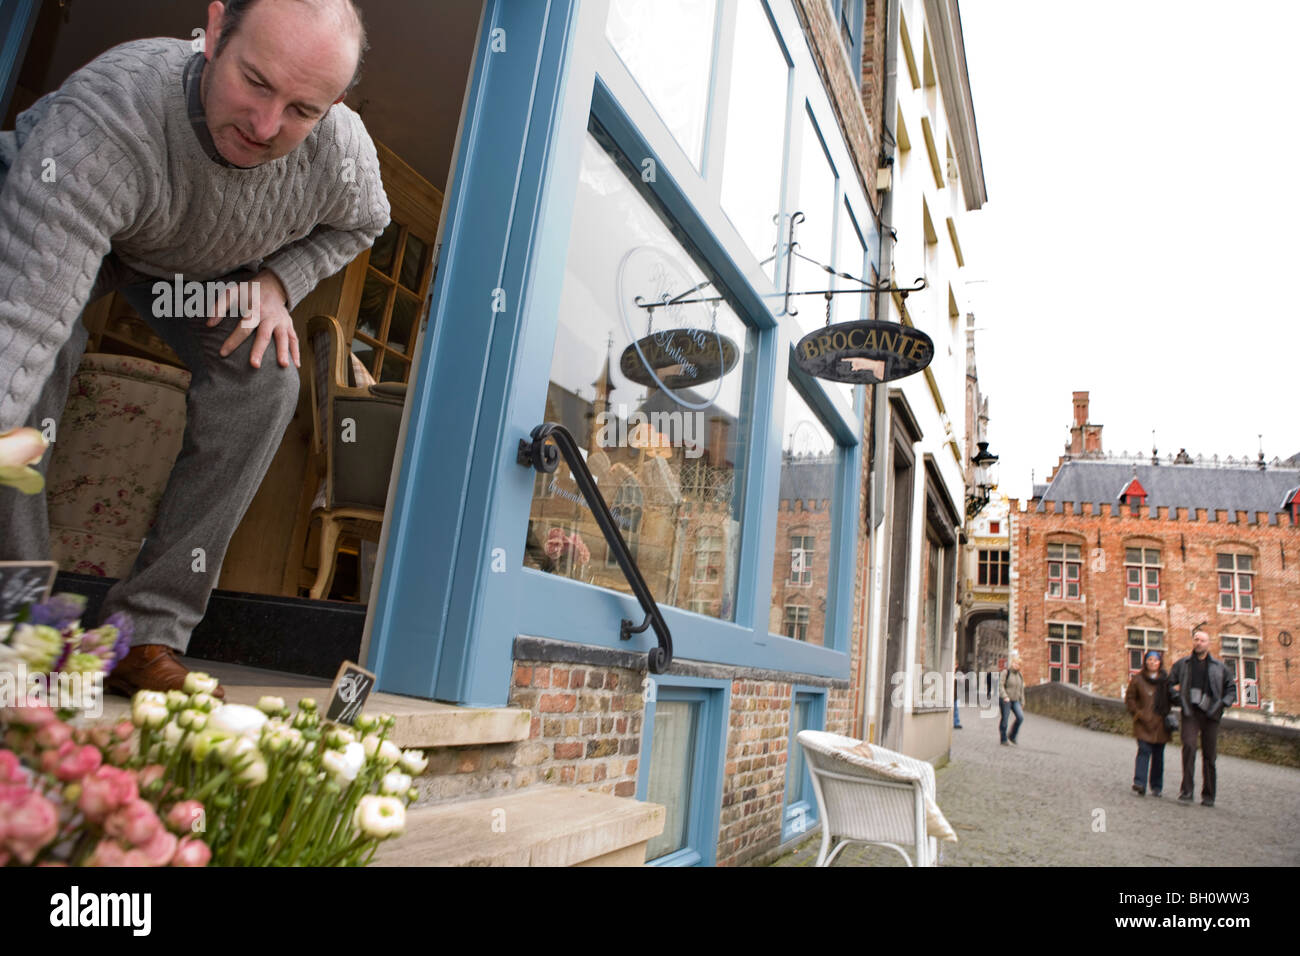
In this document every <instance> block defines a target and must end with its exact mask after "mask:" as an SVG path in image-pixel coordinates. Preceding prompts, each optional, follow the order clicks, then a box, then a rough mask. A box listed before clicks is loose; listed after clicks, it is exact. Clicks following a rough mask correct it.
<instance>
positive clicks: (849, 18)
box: [828, 0, 866, 82]
mask: <svg viewBox="0 0 1300 956" xmlns="http://www.w3.org/2000/svg"><path fill="white" fill-rule="evenodd" d="M828 2H829V3H830V5H831V12H832V13H833V14H834V15H835V25H836V28H837V29H838V30H839V34H840V44H841V45H842V46H843V47H844V53H845V54H846V55H847V56H848V58H849V64H850V65H851V67H852V69H853V77H854V79H856V80H857V81H858V82H861V81H862V46H863V37H864V34H865V31H866V7H865V6H864V0H828Z"/></svg>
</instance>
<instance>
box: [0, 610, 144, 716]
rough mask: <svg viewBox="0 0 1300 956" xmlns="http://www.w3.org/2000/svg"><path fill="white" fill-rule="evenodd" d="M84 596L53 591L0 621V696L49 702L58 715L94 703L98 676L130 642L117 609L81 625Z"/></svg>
mask: <svg viewBox="0 0 1300 956" xmlns="http://www.w3.org/2000/svg"><path fill="white" fill-rule="evenodd" d="M85 607H86V599H85V598H84V597H82V596H81V595H79V594H56V595H54V596H53V597H52V598H50V599H49V600H48V601H43V602H41V603H40V604H30V605H28V606H27V607H26V608H24V609H23V611H22V613H20V614H19V615H18V619H17V621H14V622H11V623H9V622H6V623H0V700H7V701H8V702H11V703H13V702H19V701H24V702H26V703H29V704H36V705H44V704H50V705H51V706H54V707H55V708H56V709H57V710H58V711H59V713H60V714H61V715H63V716H65V717H67V716H71V715H72V714H73V713H74V712H76V711H78V710H90V709H93V708H96V707H98V705H99V703H100V695H101V693H102V690H103V687H102V684H103V678H104V677H105V676H107V675H108V673H109V672H110V671H111V670H112V669H113V667H114V666H115V665H116V664H117V662H118V661H120V660H121V659H122V658H123V657H124V656H125V655H126V652H127V651H128V650H130V647H131V634H132V630H133V629H132V625H131V621H130V619H129V618H128V617H127V616H126V615H125V614H122V613H117V614H112V615H110V616H109V617H108V619H107V620H106V621H105V622H104V623H103V624H101V625H100V626H99V627H96V628H92V629H91V630H84V629H83V628H82V626H81V616H82V614H83V612H84V611H85Z"/></svg>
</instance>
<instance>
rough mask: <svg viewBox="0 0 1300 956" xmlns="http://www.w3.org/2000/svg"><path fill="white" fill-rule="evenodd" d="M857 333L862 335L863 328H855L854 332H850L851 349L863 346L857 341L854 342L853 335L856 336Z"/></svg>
mask: <svg viewBox="0 0 1300 956" xmlns="http://www.w3.org/2000/svg"><path fill="white" fill-rule="evenodd" d="M855 335H857V336H861V335H862V330H861V329H854V330H853V331H852V332H850V333H849V348H851V349H860V348H862V346H861V345H860V344H858V343H857V342H854V341H853V336H855Z"/></svg>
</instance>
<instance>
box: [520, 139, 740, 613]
mask: <svg viewBox="0 0 1300 956" xmlns="http://www.w3.org/2000/svg"><path fill="white" fill-rule="evenodd" d="M598 136H599V138H598ZM603 142H605V136H604V134H603V133H599V132H598V131H597V132H593V133H591V134H589V135H588V137H587V142H586V145H585V148H584V151H583V159H582V167H581V172H580V174H579V182H578V191H577V197H576V202H575V208H574V224H573V229H572V232H571V238H570V245H569V254H568V264H567V266H566V271H565V279H564V286H563V289H562V291H561V302H560V309H559V315H560V318H559V327H558V329H557V331H556V337H555V351H554V355H553V358H552V360H551V373H550V386H549V388H548V391H547V397H546V408H545V411H544V416H543V418H544V420H545V421H554V422H559V423H561V424H563V425H564V426H565V427H567V428H568V429H569V431H571V432H572V433H573V435H574V437H575V438H576V439H577V441H578V444H579V446H580V447H581V448H582V450H583V454H584V455H585V457H586V460H587V465H588V467H589V468H590V469H591V471H592V474H593V475H594V476H595V478H596V482H597V486H598V488H599V489H600V492H601V494H602V495H603V496H604V497H605V500H606V501H607V502H608V503H610V505H612V506H613V507H614V510H615V511H616V517H617V519H618V524H619V526H620V528H621V530H622V533H623V537H624V539H625V540H627V542H628V544H629V545H630V546H632V547H633V548H634V549H635V551H634V553H635V556H636V561H637V565H638V566H639V568H640V569H641V573H642V574H643V575H644V576H645V579H646V582H647V583H648V584H649V586H650V590H651V592H652V593H653V594H654V596H655V598H656V600H658V601H659V603H661V604H669V605H673V606H676V607H681V608H687V609H693V610H697V611H699V612H700V613H706V614H711V615H712V616H714V617H720V618H723V619H727V620H730V619H733V618H734V616H735V595H736V573H737V562H738V559H739V554H740V535H741V526H740V515H741V508H742V493H743V490H744V475H745V473H746V466H747V462H746V447H747V442H746V438H747V436H748V434H749V431H750V415H751V404H752V397H751V395H750V393H749V391H748V390H747V389H745V388H744V386H743V384H742V383H743V382H744V381H745V380H746V379H748V378H750V377H752V373H750V372H748V371H747V369H746V365H747V363H748V362H749V361H750V356H751V354H752V353H753V351H754V348H753V346H754V341H755V339H756V334H755V333H754V332H753V331H752V330H751V329H750V328H749V327H748V326H746V325H745V323H744V322H742V321H741V319H740V317H739V316H738V315H737V314H736V313H735V312H734V311H733V310H732V308H731V306H730V305H729V304H728V303H727V302H725V301H721V302H711V303H710V302H686V303H682V304H677V305H672V306H662V307H660V308H657V309H656V310H654V311H653V312H651V311H650V310H647V309H645V308H643V307H642V305H643V304H645V303H654V302H662V301H663V300H664V299H665V298H667V299H672V298H675V297H676V298H682V299H700V298H705V297H710V296H717V295H718V288H717V286H716V285H714V284H712V281H711V276H710V275H708V274H706V272H705V271H704V269H703V268H702V267H701V265H700V264H699V262H698V261H697V260H696V259H695V258H694V256H693V254H692V253H690V252H688V251H687V249H686V248H685V247H684V246H683V245H682V243H681V241H680V240H679V239H678V238H676V237H675V235H674V232H673V231H672V230H670V229H669V226H668V224H667V223H666V221H665V220H664V219H663V218H661V216H660V214H659V213H658V212H657V211H656V207H654V206H652V205H651V202H650V201H649V200H648V199H647V197H646V195H645V194H643V193H642V192H641V190H642V189H645V188H647V187H645V186H644V185H643V184H642V183H641V179H640V176H639V175H637V173H636V172H635V168H634V167H633V166H632V164H631V163H629V162H628V161H627V160H626V159H625V158H623V157H621V156H618V158H617V159H616V158H615V155H614V154H613V153H611V152H610V151H608V150H607V149H606V148H605V147H604V146H603V145H602V143H603ZM692 290H694V291H692ZM638 299H639V300H640V302H638ZM545 491H546V493H545V495H544V496H543V495H538V496H535V497H534V499H533V502H532V509H531V514H530V519H529V525H528V541H527V546H526V549H525V554H524V564H525V566H527V567H530V568H535V569H538V570H542V571H547V572H549V573H552V574H560V575H564V576H566V577H572V578H576V579H578V580H581V581H585V582H587V583H590V584H595V585H598V586H601V587H606V588H611V589H613V590H616V591H620V592H622V593H625V594H627V593H631V592H630V588H629V587H628V584H627V582H626V580H625V579H624V577H623V573H622V570H621V569H620V568H619V567H618V565H617V562H616V561H614V560H612V559H611V557H610V556H609V552H608V549H607V547H606V544H605V541H604V537H603V535H602V534H601V532H600V529H599V527H598V526H597V524H596V522H595V519H594V518H593V517H592V514H591V512H590V511H589V510H588V508H587V506H586V504H585V502H584V501H583V500H582V495H581V493H580V492H579V491H578V487H577V485H576V484H575V483H574V481H573V478H572V475H571V474H570V473H569V469H568V466H567V465H566V464H565V463H564V462H563V461H561V463H560V467H559V469H558V470H557V471H556V472H555V473H554V474H553V475H550V476H549V481H548V482H547V484H546V488H545ZM563 522H568V523H570V524H571V525H572V528H571V530H567V531H566V530H561V531H559V532H558V533H557V532H555V531H554V528H553V526H554V525H557V524H560V523H563ZM593 553H594V554H595V556H596V560H594V561H592V560H590V556H591V555H592V554H593ZM602 558H603V560H602Z"/></svg>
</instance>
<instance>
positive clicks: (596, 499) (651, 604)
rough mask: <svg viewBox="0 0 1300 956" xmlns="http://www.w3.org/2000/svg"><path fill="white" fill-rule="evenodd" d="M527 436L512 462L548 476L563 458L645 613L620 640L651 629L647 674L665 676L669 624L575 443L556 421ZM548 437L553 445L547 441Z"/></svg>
mask: <svg viewBox="0 0 1300 956" xmlns="http://www.w3.org/2000/svg"><path fill="white" fill-rule="evenodd" d="M530 437H531V438H532V440H531V441H529V440H527V439H523V438H521V439H520V440H519V451H518V453H517V454H516V456H515V461H516V462H517V463H518V464H519V465H522V466H523V467H525V468H532V469H534V470H536V471H539V472H542V473H544V474H550V473H551V472H554V471H555V470H556V469H557V468H558V467H559V466H560V456H561V455H563V456H564V460H565V461H566V462H567V463H568V465H569V471H570V472H571V473H572V475H573V480H574V482H575V483H576V484H577V485H578V490H579V491H581V492H582V497H583V498H584V499H586V502H587V506H588V507H589V508H590V509H591V514H592V517H594V518H595V519H596V524H597V525H599V526H600V531H601V534H603V535H604V536H605V541H606V542H607V543H608V544H609V547H610V550H611V551H612V552H613V554H614V558H615V560H617V561H618V566H619V567H620V568H621V569H622V570H623V576H624V577H625V578H626V579H627V583H628V584H629V585H631V587H632V593H633V594H634V595H635V596H636V599H637V601H638V602H640V604H641V609H642V610H643V611H645V620H644V621H642V622H641V625H640V626H639V627H638V626H635V625H634V622H633V621H631V620H629V619H627V618H623V619H622V621H620V622H619V629H618V636H619V640H623V641H629V640H631V639H632V635H633V634H641V633H643V632H644V631H645V630H646V629H647V628H650V627H653V628H654V632H655V636H656V637H657V638H658V640H659V646H658V647H652V648H650V651H649V653H648V655H647V664H648V666H649V668H650V673H652V674H662V673H664V672H665V671H666V670H668V665H669V664H671V663H672V660H673V638H672V634H670V633H669V631H668V623H667V622H666V621H665V620H664V616H663V614H662V612H661V611H660V610H659V605H658V603H657V602H656V601H655V599H654V596H653V595H652V594H651V593H650V586H649V585H648V584H646V581H645V578H644V577H643V576H642V575H641V569H640V568H639V567H637V563H636V559H635V558H633V557H632V552H631V551H630V550H629V549H628V546H627V542H626V541H624V540H623V535H622V533H621V532H620V531H619V530H618V522H617V521H615V520H614V515H613V513H612V512H611V511H610V510H609V505H607V504H606V503H605V499H604V497H603V496H602V495H601V493H600V490H599V489H598V488H597V487H596V479H595V477H594V476H593V475H592V473H591V470H590V469H589V468H588V467H587V462H586V461H585V460H584V459H583V457H582V453H581V451H580V450H579V448H578V442H577V440H576V439H575V438H574V437H573V434H572V433H571V432H570V431H569V430H568V429H567V428H565V427H564V426H563V425H560V424H558V423H556V422H544V423H543V424H541V425H538V426H537V427H536V428H534V429H533V430H532V433H531V436H530ZM548 438H549V439H551V440H552V442H553V444H551V443H548V442H547V439H548Z"/></svg>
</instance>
